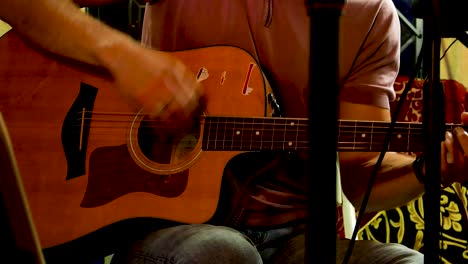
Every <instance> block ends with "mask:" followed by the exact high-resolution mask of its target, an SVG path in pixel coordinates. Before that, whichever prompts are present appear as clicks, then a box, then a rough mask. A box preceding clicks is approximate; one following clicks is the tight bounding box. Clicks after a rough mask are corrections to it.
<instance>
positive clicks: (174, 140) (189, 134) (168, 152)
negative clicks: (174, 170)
mask: <svg viewBox="0 0 468 264" xmlns="http://www.w3.org/2000/svg"><path fill="white" fill-rule="evenodd" d="M183 125H184V124H177V123H174V122H172V121H170V120H169V121H162V120H160V119H150V118H149V117H147V116H146V117H144V118H143V119H142V120H141V123H140V127H139V129H138V145H139V147H140V150H141V152H142V153H143V155H145V156H146V158H148V159H149V160H151V161H153V162H155V163H159V164H175V163H180V162H183V161H184V160H185V159H187V158H188V157H189V156H190V154H191V153H192V151H194V149H195V147H196V145H197V142H198V139H199V137H200V125H199V123H197V122H196V123H195V124H194V125H193V126H190V127H187V126H183Z"/></svg>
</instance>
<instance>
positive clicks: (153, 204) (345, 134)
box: [0, 32, 424, 248]
mask: <svg viewBox="0 0 468 264" xmlns="http://www.w3.org/2000/svg"><path fill="white" fill-rule="evenodd" d="M174 55H175V56H177V57H179V58H180V59H181V60H182V61H184V62H185V63H186V64H187V65H188V66H189V67H190V68H191V70H192V71H193V72H195V73H197V78H198V80H199V81H200V82H202V83H203V86H204V88H205V90H206V92H207V97H208V98H207V106H206V110H205V112H204V114H203V115H202V116H200V118H199V119H197V122H196V125H195V126H194V127H193V128H191V129H187V130H186V131H184V132H183V133H180V134H179V135H176V136H173V137H168V136H166V135H167V130H168V129H171V124H170V123H163V122H161V121H160V120H150V119H148V117H147V116H146V115H145V113H142V112H141V111H139V110H138V109H133V108H132V106H130V105H129V104H128V103H127V102H126V101H125V100H124V99H123V98H121V96H120V94H119V92H118V90H117V89H116V88H115V87H113V84H112V82H111V81H109V80H108V79H106V78H103V77H102V76H98V75H94V74H92V73H90V72H87V71H85V70H83V69H81V68H79V67H73V66H72V65H69V64H67V63H62V62H60V61H58V60H55V59H54V58H52V57H50V56H48V55H44V54H42V53H40V52H38V51H37V50H36V49H33V48H31V47H29V46H28V45H26V44H25V43H24V42H22V41H21V39H20V38H18V36H16V35H15V34H14V32H9V33H8V34H7V35H6V36H5V37H3V38H1V39H0V85H1V88H0V112H2V113H3V115H4V119H5V121H6V124H7V126H8V127H9V130H10V134H11V140H12V142H13V147H14V151H15V153H16V156H17V161H18V166H19V169H20V171H21V175H22V178H23V182H24V185H25V192H26V193H27V197H28V200H29V204H30V207H31V212H32V216H33V219H34V222H35V223H36V227H37V232H38V234H39V238H40V242H41V244H42V246H43V247H45V248H48V247H53V246H57V245H60V244H63V243H66V242H68V241H72V240H74V239H77V238H79V237H81V236H84V235H86V234H89V233H91V232H94V231H96V230H99V229H101V228H104V227H106V226H108V225H110V224H112V223H115V222H118V221H121V220H124V219H132V218H138V217H149V218H158V219H168V220H173V221H177V222H183V223H203V222H205V221H207V220H208V219H210V217H212V216H213V214H214V213H215V210H216V207H217V204H218V199H219V195H220V186H221V182H222V175H223V170H224V168H225V165H226V164H227V163H228V162H229V160H231V159H232V158H233V157H234V156H236V155H238V154H240V153H243V152H249V151H294V150H299V149H306V148H307V146H308V144H307V141H308V135H307V130H308V122H307V120H306V119H302V118H279V117H271V115H270V110H269V109H270V107H269V106H268V95H269V94H271V90H270V87H269V86H268V82H267V81H266V79H265V78H264V75H263V74H262V72H261V69H260V68H259V67H258V65H257V62H256V60H255V59H254V58H253V57H252V56H250V54H248V53H247V52H245V51H244V50H241V49H239V48H236V47H229V46H214V47H206V48H200V49H194V50H187V51H179V52H174ZM388 127H389V124H388V123H385V122H367V121H349V120H348V121H345V120H341V121H339V137H338V150H339V151H381V149H382V146H383V142H384V139H385V137H386V135H387V133H386V132H387V130H388ZM317 129H326V128H317ZM423 143H424V142H423V137H422V126H421V124H415V123H397V124H396V126H395V129H394V133H393V136H392V141H391V144H390V146H389V150H392V151H422V150H423Z"/></svg>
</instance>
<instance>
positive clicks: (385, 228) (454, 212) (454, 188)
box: [358, 77, 468, 263]
mask: <svg viewBox="0 0 468 264" xmlns="http://www.w3.org/2000/svg"><path fill="white" fill-rule="evenodd" d="M407 82H408V78H406V77H399V78H398V79H397V82H396V83H395V90H396V91H397V94H398V95H401V94H402V92H403V90H404V88H405V85H406V84H407ZM442 83H443V87H444V93H445V103H446V120H445V121H446V123H460V113H461V112H463V111H464V109H465V105H467V102H466V88H465V87H464V86H463V85H462V84H460V83H459V82H457V81H453V80H443V81H442ZM422 85H423V81H422V80H417V81H416V82H414V84H413V85H412V90H411V91H410V92H409V93H408V97H407V100H406V102H405V103H404V105H403V108H402V109H401V111H400V115H399V117H398V120H399V121H411V122H422V105H423V95H422ZM398 100H399V97H398ZM396 104H397V101H396V102H394V105H393V107H395V106H396ZM393 109H394V108H392V110H393ZM411 154H415V153H411ZM467 187H468V183H466V182H465V183H454V184H452V185H451V186H449V187H446V188H444V189H443V190H442V193H441V198H440V221H441V236H440V238H441V241H440V258H441V263H468V195H467ZM358 236H359V238H360V239H366V240H377V241H381V242H395V243H400V244H404V245H406V246H408V247H411V248H414V249H416V250H419V251H421V252H424V205H423V197H420V198H418V199H416V200H413V201H412V202H410V203H409V204H407V205H406V206H402V207H399V208H395V209H392V210H388V211H382V212H379V213H377V214H375V215H374V216H373V217H372V218H371V219H370V221H367V224H365V225H363V226H362V227H361V229H360V232H359V235H358Z"/></svg>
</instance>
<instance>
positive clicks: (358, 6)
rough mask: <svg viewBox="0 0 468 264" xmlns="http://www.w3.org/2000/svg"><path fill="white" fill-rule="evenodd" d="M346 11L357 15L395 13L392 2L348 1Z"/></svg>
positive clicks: (381, 0)
mask: <svg viewBox="0 0 468 264" xmlns="http://www.w3.org/2000/svg"><path fill="white" fill-rule="evenodd" d="M344 11H345V12H346V13H348V12H357V13H361V14H362V13H374V14H376V13H381V12H390V13H393V12H394V11H395V5H394V4H393V1H392V0H347V1H346V4H345V9H344Z"/></svg>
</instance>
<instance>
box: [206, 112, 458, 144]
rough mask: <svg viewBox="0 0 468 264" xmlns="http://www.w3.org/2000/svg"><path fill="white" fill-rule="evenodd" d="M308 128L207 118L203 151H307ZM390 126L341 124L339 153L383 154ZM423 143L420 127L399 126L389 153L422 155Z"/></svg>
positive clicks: (291, 122) (298, 123)
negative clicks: (362, 152)
mask: <svg viewBox="0 0 468 264" xmlns="http://www.w3.org/2000/svg"><path fill="white" fill-rule="evenodd" d="M308 125H309V124H308V119H305V118H263V117H222V116H218V117H215V116H208V117H206V118H205V125H204V133H203V142H202V143H203V145H202V148H203V150H209V151H231V150H232V151H262V150H286V151H293V150H300V149H307V148H308V141H309V137H308V133H307V131H308ZM390 125H391V124H390V123H389V122H376V121H349V120H338V141H337V149H338V151H364V152H367V151H375V152H379V151H382V150H383V148H384V143H385V140H386V139H387V137H388V135H387V134H388V131H389V129H390ZM454 127H455V125H454V124H446V129H447V130H452V129H453V128H454ZM314 129H331V128H327V127H318V128H314ZM330 132H332V131H330ZM318 140H320V139H318ZM424 143H425V142H424V137H423V126H422V124H421V123H413V122H397V123H395V124H394V127H393V132H392V134H391V140H390V144H389V145H388V147H387V150H388V151H396V152H419V151H424Z"/></svg>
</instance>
